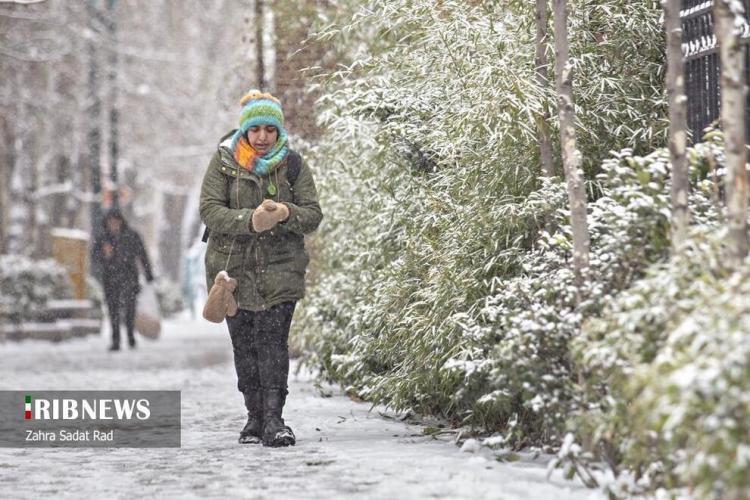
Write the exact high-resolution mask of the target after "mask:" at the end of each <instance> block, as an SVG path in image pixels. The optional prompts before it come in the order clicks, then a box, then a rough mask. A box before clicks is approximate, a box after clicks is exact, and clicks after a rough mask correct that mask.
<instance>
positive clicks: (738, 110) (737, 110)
mask: <svg viewBox="0 0 750 500" xmlns="http://www.w3.org/2000/svg"><path fill="white" fill-rule="evenodd" d="M734 9H737V10H738V11H735V10H734ZM738 17H739V18H741V19H742V21H743V22H744V16H743V14H742V7H741V4H739V3H738V2H734V3H732V5H731V6H730V2H729V1H728V0H714V26H715V30H716V40H717V41H718V43H719V54H720V57H721V123H722V127H723V129H724V137H725V142H726V158H727V180H726V188H727V212H728V214H727V215H728V219H729V245H728V257H729V260H730V262H731V263H732V264H733V265H738V264H739V263H741V262H742V260H743V259H744V258H745V256H747V252H748V236H747V205H748V202H747V196H748V186H747V183H748V180H747V170H746V168H745V164H746V163H747V150H746V149H745V140H746V138H745V133H746V132H745V96H746V85H745V65H744V56H743V53H742V47H740V43H739V41H740V40H739V32H740V28H739V27H738V23H735V20H736V19H737V18H738ZM739 26H741V24H740V25H739Z"/></svg>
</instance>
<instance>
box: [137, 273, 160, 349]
mask: <svg viewBox="0 0 750 500" xmlns="http://www.w3.org/2000/svg"><path fill="white" fill-rule="evenodd" d="M135 329H136V331H138V333H140V334H141V335H143V336H144V337H146V338H149V339H156V338H159V334H160V333H161V314H160V313H159V300H158V299H157V298H156V290H154V287H153V285H151V284H150V283H148V284H145V285H143V287H142V289H141V293H140V294H138V301H137V302H136V306H135Z"/></svg>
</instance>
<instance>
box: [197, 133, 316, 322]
mask: <svg viewBox="0 0 750 500" xmlns="http://www.w3.org/2000/svg"><path fill="white" fill-rule="evenodd" d="M231 134H232V133H231V132H230V133H229V134H228V135H227V136H225V137H224V138H222V142H221V143H220V144H219V147H218V149H217V151H216V153H215V154H214V156H213V158H212V159H211V162H210V163H209V165H208V169H207V170H206V174H205V176H204V178H203V185H202V187H201V196H200V215H201V219H202V220H203V222H204V223H205V224H206V227H207V228H208V229H209V231H210V237H209V240H208V248H207V249H206V282H207V285H208V288H209V289H210V288H211V286H212V285H213V283H214V279H215V277H216V274H217V273H218V272H219V271H221V270H226V271H227V273H228V274H229V276H230V277H232V278H236V279H237V281H238V284H237V289H236V290H235V292H234V296H235V299H236V300H237V304H238V306H239V307H240V309H248V310H251V311H262V310H265V309H268V308H269V307H271V306H273V305H276V304H279V303H281V302H286V301H293V300H299V299H301V298H302V297H303V296H304V293H305V270H306V268H307V264H308V262H309V261H310V258H309V256H308V254H307V251H306V250H305V242H304V235H305V234H307V233H310V232H312V231H315V229H317V227H318V225H319V224H320V221H321V220H322V219H323V213H322V212H321V210H320V205H319V204H318V193H317V190H316V189H315V182H314V181H313V176H312V173H311V172H310V169H309V167H308V166H307V164H306V163H305V162H304V161H302V162H301V169H300V171H299V175H298V176H297V179H296V180H295V182H294V185H293V186H290V185H289V181H288V179H287V163H288V158H289V155H297V154H298V153H296V152H294V151H292V150H291V149H290V150H289V154H288V155H287V158H286V159H285V160H283V161H282V162H281V164H279V166H277V167H276V168H275V169H274V170H273V171H272V172H270V173H268V174H267V175H265V176H263V177H258V176H257V175H255V174H253V173H251V172H248V171H247V170H245V169H243V168H241V167H240V166H239V165H238V164H237V162H236V161H235V160H234V156H233V154H232V151H231V150H230V145H229V139H228V137H229V138H231ZM269 181H273V184H274V185H275V186H276V193H275V194H274V195H273V196H271V195H270V194H268V186H269ZM265 198H272V199H273V200H274V201H276V202H281V203H284V204H285V205H286V206H287V207H288V208H289V218H288V219H287V220H286V221H285V222H282V223H279V224H276V226H274V227H273V228H272V229H270V230H268V231H264V232H261V233H256V232H254V231H252V230H251V229H250V225H251V224H250V220H251V217H252V215H253V211H254V210H255V208H256V207H258V206H259V205H260V204H261V202H262V201H263V200H264V199H265Z"/></svg>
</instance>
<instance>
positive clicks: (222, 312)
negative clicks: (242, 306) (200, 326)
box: [203, 271, 237, 323]
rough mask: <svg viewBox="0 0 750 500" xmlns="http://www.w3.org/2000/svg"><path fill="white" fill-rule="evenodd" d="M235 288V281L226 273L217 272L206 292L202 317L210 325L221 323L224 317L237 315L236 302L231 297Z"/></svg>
mask: <svg viewBox="0 0 750 500" xmlns="http://www.w3.org/2000/svg"><path fill="white" fill-rule="evenodd" d="M235 288H237V280H236V279H234V278H230V277H229V275H228V274H227V272H226V271H219V274H217V275H216V279H215V280H214V284H213V286H212V287H211V290H210V291H209V292H208V298H207V299H206V305H205V306H204V307H203V317H204V318H206V319H207V320H208V321H211V322H212V323H221V322H222V321H224V318H225V317H226V316H234V315H235V314H237V301H236V300H234V295H233V292H234V290H235Z"/></svg>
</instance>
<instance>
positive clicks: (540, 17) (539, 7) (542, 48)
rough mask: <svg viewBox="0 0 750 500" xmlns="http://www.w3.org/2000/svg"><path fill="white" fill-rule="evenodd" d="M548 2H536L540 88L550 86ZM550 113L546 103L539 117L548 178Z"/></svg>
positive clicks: (551, 170)
mask: <svg viewBox="0 0 750 500" xmlns="http://www.w3.org/2000/svg"><path fill="white" fill-rule="evenodd" d="M547 1H548V0H536V57H535V63H536V81H537V84H538V85H539V87H540V88H542V89H546V88H547V85H549V65H548V61H547V53H546V47H547V43H546V42H547ZM549 118H550V112H549V108H548V107H547V105H546V103H545V104H544V109H543V111H542V114H541V116H537V129H538V130H539V156H540V159H541V161H542V172H544V175H545V176H547V177H552V176H553V175H555V164H554V161H553V158H552V141H551V140H550V132H549Z"/></svg>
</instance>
